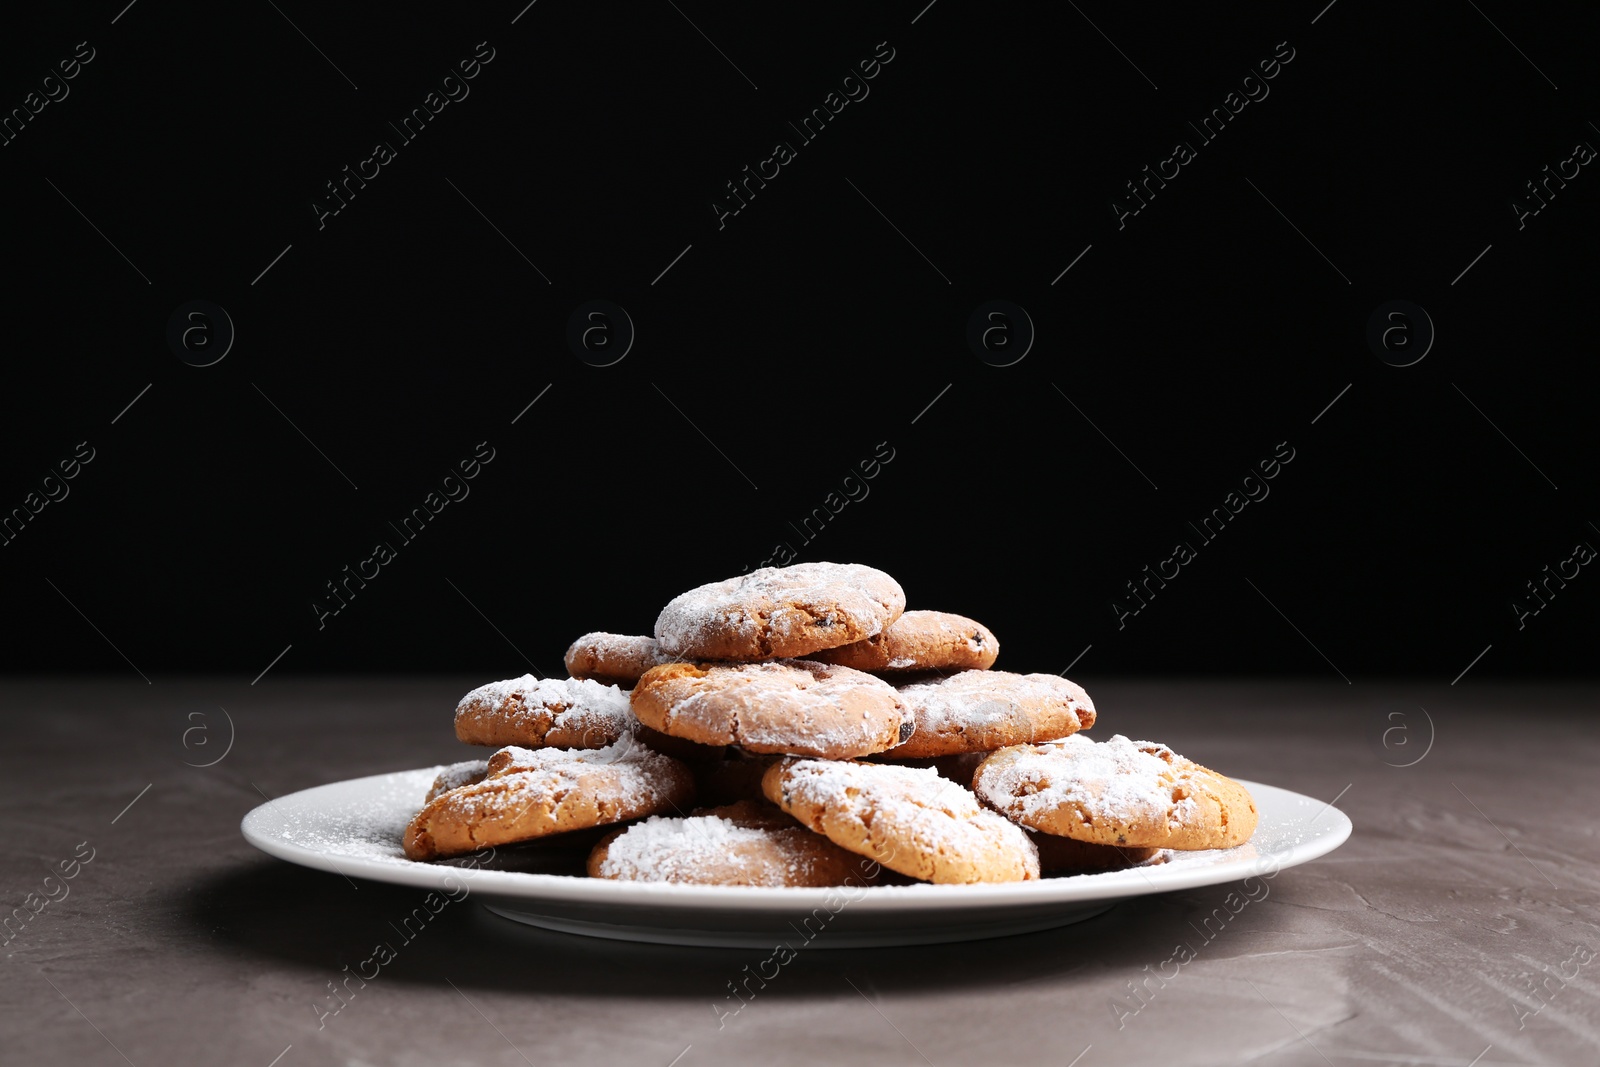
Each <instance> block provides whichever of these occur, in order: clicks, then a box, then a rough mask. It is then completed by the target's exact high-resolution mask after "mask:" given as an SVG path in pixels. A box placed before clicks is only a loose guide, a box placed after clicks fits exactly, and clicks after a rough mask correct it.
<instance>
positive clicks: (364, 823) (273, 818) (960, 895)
mask: <svg viewBox="0 0 1600 1067" xmlns="http://www.w3.org/2000/svg"><path fill="white" fill-rule="evenodd" d="M438 771H439V768H438V767H430V768H425V769H420V770H414V771H400V772H397V773H394V774H380V775H374V776H373V777H370V778H355V779H352V780H350V781H346V782H334V783H332V784H330V785H323V786H317V787H316V788H314V789H306V790H302V791H301V792H298V793H291V794H290V795H288V796H284V797H279V798H278V799H277V800H273V801H269V802H268V803H266V804H263V805H261V806H260V807H258V808H256V809H255V810H254V811H252V812H250V814H248V815H246V816H245V817H244V821H243V822H242V823H241V824H240V829H241V830H243V832H244V836H245V839H246V840H248V841H249V842H250V843H251V844H252V845H254V846H256V847H257V848H259V849H261V850H262V851H263V852H265V853H267V854H268V855H272V856H277V857H278V858H279V859H285V860H288V861H289V862H290V863H297V864H300V865H301V866H305V867H314V868H316V869H318V870H324V871H333V872H337V873H339V874H343V875H345V876H347V877H351V878H370V879H373V880H374V881H379V882H390V883H393V884H396V885H408V886H416V887H417V888H419V889H431V890H436V891H438V892H440V893H444V894H448V895H449V896H450V897H451V899H454V900H460V899H462V898H463V897H464V896H467V895H470V896H474V897H477V898H478V899H479V900H480V901H481V902H482V903H483V904H484V906H485V907H487V908H488V909H489V910H490V911H493V912H495V913H496V914H499V915H502V916H505V917H506V918H509V919H515V920H517V921H519V922H524V923H529V924H531V925H533V926H541V927H544V928H546V929H550V930H561V931H565V932H567V933H574V934H585V935H588V936H591V937H605V938H612V939H616V940H622V941H652V942H658V943H662V944H669V945H721V946H737V947H749V948H761V947H768V948H770V947H772V946H773V945H775V944H776V943H777V942H778V941H780V940H787V942H788V943H789V944H791V945H793V944H794V943H795V942H796V941H797V940H804V942H805V943H806V945H807V947H813V948H859V947H865V946H874V945H916V944H931V943H935V942H941V941H971V940H977V939H979V938H985V937H1002V936H1006V935H1009V934H1021V933H1027V932H1030V931H1033V930H1045V929H1049V928H1051V927H1055V926H1065V925H1066V924H1068V923H1074V922H1078V921H1080V920H1082V919H1087V918H1089V917H1091V916H1094V915H1098V914H1100V913H1101V912H1103V911H1105V910H1106V909H1108V908H1110V907H1111V906H1112V905H1114V904H1115V903H1116V902H1117V901H1119V900H1123V899H1125V898H1128V897H1136V896H1143V895H1145V894H1147V893H1165V892H1169V891H1171V890H1176V889H1192V888H1194V887H1196V886H1207V885H1221V884H1224V883H1227V882H1239V881H1243V880H1245V879H1247V878H1251V877H1255V878H1271V877H1275V876H1276V874H1277V872H1278V871H1281V870H1283V869H1284V868H1287V867H1293V866H1296V865H1298V864H1301V863H1305V862H1306V861H1308V860H1314V859H1316V858H1317V857H1319V856H1323V855H1326V854H1327V853H1329V852H1332V851H1333V850H1334V849H1335V848H1338V847H1339V845H1341V844H1342V843H1343V842H1344V840H1345V838H1347V837H1349V836H1350V829H1351V827H1350V820H1349V819H1348V818H1346V817H1345V814H1344V813H1343V812H1342V811H1340V810H1339V809H1337V808H1334V807H1331V806H1330V805H1328V804H1327V803H1326V802H1324V801H1321V800H1315V799H1313V798H1311V797H1306V796H1301V795H1300V794H1299V793H1291V792H1289V791H1288V790H1287V789H1278V788H1276V787H1274V786H1270V785H1260V784H1258V783H1255V782H1244V783H1243V784H1244V785H1245V787H1246V788H1248V789H1249V790H1250V794H1251V796H1253V797H1254V798H1255V801H1256V808H1257V810H1258V811H1259V812H1260V822H1259V824H1258V826H1257V828H1256V833H1255V836H1254V837H1253V838H1252V839H1251V840H1250V841H1249V842H1248V843H1247V844H1245V845H1242V846H1240V847H1239V848H1232V849H1224V850H1217V851H1211V852H1167V853H1163V854H1162V855H1161V856H1160V857H1158V860H1157V861H1152V862H1151V863H1148V864H1145V865H1142V866H1139V867H1134V868H1130V869H1128V870H1122V871H1111V872H1107V873H1103V874H1080V875H1072V876H1070V877H1060V878H1045V879H1042V880H1040V881H1035V882H1012V883H1005V884H997V885H921V884H919V885H909V886H873V887H865V886H857V887H845V888H841V889H767V888H757V887H749V886H693V885H660V884H650V883H642V882H617V881H610V880H608V879H602V878H585V877H574V876H573V875H571V874H552V873H543V872H545V871H550V870H570V871H574V872H581V871H582V857H583V853H584V852H586V851H587V843H586V841H585V839H584V838H576V839H574V841H573V845H576V846H579V847H572V846H569V845H568V844H566V843H564V842H562V840H561V839H562V837H564V836H571V835H558V836H557V837H553V838H548V839H546V841H545V842H542V843H540V844H537V845H520V846H513V847H511V848H502V849H500V850H498V851H497V852H496V854H495V855H494V856H493V857H492V858H491V859H489V860H488V861H487V862H484V863H482V864H481V865H478V866H473V865H471V864H472V863H473V861H472V859H471V858H470V857H463V858H458V859H456V860H452V861H446V862H443V863H417V862H413V861H411V860H408V859H406V858H405V855H404V853H402V852H401V850H400V835H401V831H402V830H403V829H404V828H405V825H406V823H407V822H408V821H409V820H410V819H411V816H412V815H414V814H415V813H416V811H417V809H418V808H419V807H421V805H422V799H423V797H424V796H425V795H426V794H427V791H428V787H429V786H430V785H431V784H432V783H433V779H434V776H435V775H436V774H437V773H438ZM508 867H514V868H517V869H506V868H508ZM1245 890H1246V891H1247V892H1249V891H1259V890H1258V889H1254V887H1252V886H1246V887H1245Z"/></svg>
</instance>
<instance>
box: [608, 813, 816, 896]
mask: <svg viewBox="0 0 1600 1067" xmlns="http://www.w3.org/2000/svg"><path fill="white" fill-rule="evenodd" d="M819 846H820V847H831V846H829V845H828V843H827V842H826V841H825V840H823V839H820V838H818V837H817V836H816V835H815V834H813V833H812V832H811V831H810V830H807V829H806V828H805V827H803V826H797V825H791V826H788V827H785V828H782V829H776V830H774V829H764V828H756V827H748V826H740V825H738V824H737V823H735V822H733V821H731V820H729V819H724V818H721V817H720V816H716V815H697V816H692V817H690V818H686V819H674V818H663V817H662V816H659V815H658V816H653V817H651V818H649V819H647V820H645V821H644V822H642V823H636V824H635V825H633V826H631V827H629V828H628V829H627V830H626V831H625V832H624V833H622V834H621V835H620V836H618V837H616V838H614V839H613V840H612V841H611V843H610V844H609V845H608V846H607V847H606V856H605V859H604V861H603V862H602V863H601V864H600V865H599V873H600V874H601V875H602V876H603V877H606V878H626V879H629V880H631V881H637V882H691V883H693V882H706V881H708V880H712V878H711V877H710V876H711V875H712V874H713V872H714V876H715V877H714V880H715V881H717V882H721V883H736V884H740V885H764V886H782V885H793V884H796V883H797V882H803V881H806V880H807V879H808V875H809V874H810V873H811V871H812V870H813V868H814V867H815V862H816V857H817V855H818V850H819Z"/></svg>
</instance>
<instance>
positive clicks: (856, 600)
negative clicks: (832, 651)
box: [655, 563, 906, 661]
mask: <svg viewBox="0 0 1600 1067" xmlns="http://www.w3.org/2000/svg"><path fill="white" fill-rule="evenodd" d="M905 607H906V595H905V591H904V590H902V589H901V588H900V583H899V582H897V581H895V580H894V579H893V578H891V577H890V576H889V575H887V574H885V573H884V572H883V571H880V570H876V569H874V568H872V567H864V566H862V565H861V564H858V563H796V564H794V565H793V566H790V567H762V568H760V569H759V570H754V571H751V572H750V573H749V574H742V575H740V576H739V577H737V578H729V579H727V580H726V581H721V582H712V583H710V584H709V585H702V586H699V587H698V588H695V589H691V590H689V591H688V592H687V593H682V594H680V595H679V596H676V597H674V598H673V599H672V601H671V602H670V603H668V604H667V606H666V607H665V608H663V609H662V611H661V614H660V616H659V617H658V618H657V619H656V627H655V636H656V640H657V641H658V642H660V645H661V649H662V651H664V652H665V653H667V654H668V655H669V656H678V657H683V658H686V659H687V658H693V659H724V660H739V661H750V660H768V659H782V658H789V657H795V656H805V655H807V654H809V653H812V652H817V651H820V650H821V649H825V648H837V647H838V646H840V645H848V644H852V643H854V642H856V641H861V640H864V639H866V638H869V637H872V636H874V635H876V634H878V633H881V632H882V631H883V629H884V627H886V626H888V625H889V624H890V623H892V622H894V621H895V620H896V619H898V618H899V617H900V615H901V613H902V612H903V611H905Z"/></svg>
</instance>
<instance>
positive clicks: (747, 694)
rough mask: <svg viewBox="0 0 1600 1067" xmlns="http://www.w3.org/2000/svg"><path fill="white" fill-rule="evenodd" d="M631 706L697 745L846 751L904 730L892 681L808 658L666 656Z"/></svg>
mask: <svg viewBox="0 0 1600 1067" xmlns="http://www.w3.org/2000/svg"><path fill="white" fill-rule="evenodd" d="M633 713H634V715H635V716H637V717H638V719H639V721H640V722H641V723H643V724H644V725H645V726H648V727H649V728H650V729H652V730H660V731H661V732H662V733H664V734H669V735H671V736H673V737H681V738H684V739H685V740H689V741H698V742H699V743H700V744H702V745H739V746H741V747H743V748H745V749H747V750H749V751H751V752H769V753H789V754H793V755H803V756H821V757H823V758H825V759H848V758H850V757H852V756H865V755H867V754H868V753H870V752H881V751H883V750H884V749H886V748H892V747H893V746H895V745H898V744H899V743H900V742H901V741H903V740H905V738H907V737H909V736H910V733H911V721H910V717H909V716H908V715H907V713H906V711H905V709H904V707H903V705H902V704H901V702H900V698H899V697H898V696H897V695H896V694H895V691H894V687H893V686H891V685H889V684H888V683H887V682H885V681H883V680H882V679H879V678H874V677H873V676H872V675H870V674H864V673H862V672H861V671H853V670H851V669H850V668H849V667H835V666H831V665H829V664H826V663H815V662H812V661H811V660H798V659H797V660H779V661H777V662H774V663H738V664H715V663H699V664H696V663H669V664H666V665H664V666H661V667H652V668H651V669H650V670H648V671H646V672H645V675H644V677H643V678H640V679H639V684H638V685H636V686H634V688H633Z"/></svg>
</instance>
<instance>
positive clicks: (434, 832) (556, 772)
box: [402, 738, 694, 860]
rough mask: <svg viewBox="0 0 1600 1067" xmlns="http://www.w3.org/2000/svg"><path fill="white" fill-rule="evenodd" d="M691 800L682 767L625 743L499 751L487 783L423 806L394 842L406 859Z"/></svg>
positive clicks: (527, 837) (614, 819) (634, 815)
mask: <svg viewBox="0 0 1600 1067" xmlns="http://www.w3.org/2000/svg"><path fill="white" fill-rule="evenodd" d="M693 797H694V778H693V776H692V775H691V774H690V773H689V768H688V767H686V766H684V765H683V764H682V763H679V762H678V761H677V760H675V759H673V758H672V757H670V756H663V755H662V754H661V753H659V752H655V751H652V750H651V749H649V748H646V747H645V746H644V745H641V744H638V743H637V742H635V741H634V740H633V739H632V738H625V739H623V740H622V741H621V742H620V743H618V744H616V745H613V746H611V747H610V748H602V749H558V748H541V749H527V748H516V747H511V748H505V749H502V750H501V751H499V752H496V753H495V754H494V755H493V756H492V757H490V759H489V768H488V776H487V777H486V778H484V779H483V780H482V781H480V782H476V783H473V784H469V785H464V786H461V787H459V788H456V789H452V790H450V791H449V792H447V793H443V794H440V795H439V796H436V797H434V798H433V799H432V800H430V801H428V802H427V803H426V804H424V805H423V807H422V810H421V811H419V812H417V814H416V816H415V817H414V818H413V819H412V820H411V823H410V825H408V826H407V827H406V832H405V837H404V839H403V841H402V844H403V847H404V848H405V853H406V855H407V856H408V857H410V858H411V859H414V860H428V859H436V858H438V857H441V856H455V855H459V854H460V853H463V852H472V851H475V850H477V849H480V848H488V847H489V846H491V845H506V844H511V843H512V842H516V841H531V840H533V839H534V838H537V837H546V836H548V835H550V834H558V833H563V832H566V831H569V830H582V829H586V828H588V827H591V826H605V825H608V824H611V823H619V822H626V821H627V820H629V819H639V818H643V817H644V816H646V815H656V814H660V813H662V812H668V811H676V810H679V809H681V808H683V807H685V806H687V805H688V804H689V803H690V801H691V800H692V799H693Z"/></svg>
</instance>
